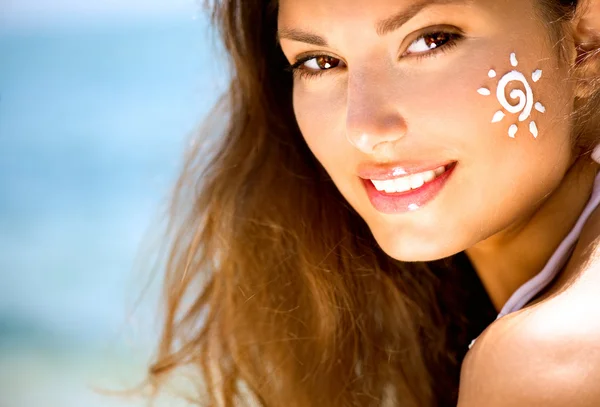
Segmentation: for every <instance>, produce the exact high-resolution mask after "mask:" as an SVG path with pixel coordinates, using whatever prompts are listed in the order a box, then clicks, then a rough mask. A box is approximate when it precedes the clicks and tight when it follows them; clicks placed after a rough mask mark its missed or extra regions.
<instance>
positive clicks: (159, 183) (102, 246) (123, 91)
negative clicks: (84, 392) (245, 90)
mask: <svg viewBox="0 0 600 407" xmlns="http://www.w3.org/2000/svg"><path fill="white" fill-rule="evenodd" d="M210 38H211V37H210V31H209V29H208V28H207V24H206V22H205V21H204V20H202V19H198V20H194V19H192V18H191V17H189V18H181V19H170V20H165V21H152V22H148V23H144V22H140V21H137V22H135V23H130V24H127V23H125V22H119V23H109V22H107V23H106V24H94V25H93V26H92V25H90V27H88V28H86V26H85V24H78V25H77V26H73V27H71V28H69V27H55V28H51V27H50V28H49V27H45V28H40V29H37V30H35V29H31V28H29V29H27V30H13V31H7V30H4V31H0V346H1V347H0V358H1V357H2V356H3V355H6V354H7V352H9V350H6V351H5V353H4V354H3V353H2V352H3V351H2V349H10V352H11V353H13V354H14V351H15V348H16V349H17V350H18V349H19V348H30V349H38V348H43V347H48V348H50V349H56V350H57V351H58V350H59V349H69V351H70V352H75V350H77V352H83V353H85V352H86V349H90V352H91V349H95V348H96V346H97V345H98V344H104V343H107V341H113V342H114V341H116V342H117V346H118V343H119V341H121V339H120V337H119V330H120V329H122V327H123V323H124V322H126V321H125V317H126V310H127V304H128V303H130V302H131V301H130V300H131V299H132V298H135V297H136V296H137V295H138V294H140V292H141V291H142V290H143V284H144V283H145V282H146V281H145V277H144V275H143V274H135V273H133V271H132V267H133V266H134V259H135V258H136V255H137V254H138V253H137V250H138V248H139V245H140V243H141V241H142V238H143V237H144V235H145V234H146V233H147V231H148V228H149V227H151V222H153V221H154V220H155V219H156V215H157V214H158V213H159V210H160V208H161V206H162V204H163V203H164V200H165V197H166V195H167V193H168V191H169V188H170V186H171V183H172V180H173V177H174V176H175V175H176V173H177V170H178V169H179V166H180V164H181V153H182V151H183V149H184V147H185V143H186V140H187V137H188V136H189V134H190V132H192V131H193V130H194V128H195V126H196V125H197V124H198V123H199V122H200V121H201V119H202V118H203V116H204V115H205V114H206V112H207V109H208V108H209V107H210V106H211V105H212V104H213V102H214V101H215V99H216V97H217V96H218V93H219V91H220V89H222V88H223V86H222V84H223V83H224V79H225V78H222V75H223V74H222V70H220V66H219V61H218V60H216V59H215V58H214V56H213V55H214V47H213V46H212V45H211V42H210ZM219 73H220V75H219ZM219 78H221V79H223V80H219ZM155 293H156V290H154V291H152V290H151V291H149V293H148V295H151V296H152V295H155ZM128 301H129V302H128ZM153 303H154V301H150V302H148V304H153ZM154 311H155V310H154V309H153V308H152V307H151V306H150V305H147V306H146V308H143V307H142V309H138V310H137V311H136V315H141V316H140V317H139V318H140V319H144V318H146V319H147V320H148V321H146V322H147V323H146V322H144V323H140V324H139V325H140V327H141V328H140V327H138V328H139V329H141V331H139V332H138V336H139V337H140V338H143V340H145V341H146V342H145V343H144V346H147V345H149V344H151V343H152V342H153V341H154V340H155V339H156V338H155V337H152V335H151V330H150V328H149V327H150V326H151V324H150V322H151V321H150V320H151V319H153V318H154ZM138 328H136V329H138ZM115 338H116V339H115ZM123 341H124V340H123ZM0 381H1V378H0ZM0 387H2V383H0ZM0 403H1V400H0ZM10 407H12V406H10Z"/></svg>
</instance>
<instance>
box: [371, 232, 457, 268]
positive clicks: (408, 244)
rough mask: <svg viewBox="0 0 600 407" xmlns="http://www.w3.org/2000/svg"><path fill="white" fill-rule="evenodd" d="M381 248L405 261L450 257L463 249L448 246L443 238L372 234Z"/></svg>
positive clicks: (393, 256)
mask: <svg viewBox="0 0 600 407" xmlns="http://www.w3.org/2000/svg"><path fill="white" fill-rule="evenodd" d="M373 236H374V237H375V240H376V241H377V243H378V244H379V246H380V247H381V249H382V250H383V251H384V252H385V253H386V254H387V255H388V256H390V257H392V258H394V259H396V260H399V261H405V262H424V261H435V260H440V259H444V258H446V257H450V256H452V255H455V254H457V253H460V252H462V251H463V250H464V249H459V248H456V247H450V246H449V244H448V243H449V242H448V241H447V240H446V241H443V240H431V239H424V238H423V239H419V238H401V237H399V236H396V237H395V238H390V237H389V236H386V238H383V237H379V236H377V234H375V233H374V234H373Z"/></svg>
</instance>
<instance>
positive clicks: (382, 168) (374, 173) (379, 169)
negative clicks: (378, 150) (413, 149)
mask: <svg viewBox="0 0 600 407" xmlns="http://www.w3.org/2000/svg"><path fill="white" fill-rule="evenodd" d="M454 162H455V161H421V162H417V161H413V162H409V161H403V162H397V163H373V162H364V163H362V164H360V165H359V166H358V176H359V177H360V178H362V179H371V180H376V181H385V180H388V179H394V178H399V177H404V176H409V175H412V174H418V173H420V172H425V171H433V170H435V169H436V168H439V167H446V168H447V167H448V166H449V165H451V164H453V163H454Z"/></svg>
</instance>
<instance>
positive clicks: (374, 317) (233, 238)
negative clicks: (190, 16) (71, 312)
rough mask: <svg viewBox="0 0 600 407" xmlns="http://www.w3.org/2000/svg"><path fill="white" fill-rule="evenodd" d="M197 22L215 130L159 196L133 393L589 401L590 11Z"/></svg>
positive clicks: (402, 6) (365, 401) (554, 4)
mask: <svg viewBox="0 0 600 407" xmlns="http://www.w3.org/2000/svg"><path fill="white" fill-rule="evenodd" d="M213 17H214V20H215V22H216V23H217V26H218V28H219V30H220V33H221V35H222V36H223V39H224V43H225V46H226V49H227V51H228V53H229V56H230V59H229V62H230V63H231V66H232V68H233V69H232V82H231V87H230V88H229V92H228V94H227V95H226V96H225V97H224V98H223V103H222V104H221V107H222V108H223V110H220V111H217V112H216V113H218V112H225V113H226V114H215V115H213V117H216V118H219V120H220V121H219V123H223V122H226V123H227V126H226V128H225V130H224V131H222V132H216V129H215V130H214V131H211V130H209V129H208V128H207V129H206V130H205V132H204V134H206V135H211V134H217V135H218V136H219V137H213V138H211V139H210V140H212V141H211V144H210V147H211V148H210V149H208V148H206V147H207V145H208V138H207V139H205V140H203V141H202V142H201V143H196V146H197V147H196V148H195V149H194V150H193V151H192V152H191V156H190V158H189V160H188V164H187V166H186V168H185V171H184V173H183V175H182V177H181V180H180V182H179V185H178V187H179V193H178V194H177V196H176V198H175V199H174V203H173V210H172V211H173V217H172V220H173V222H172V231H173V233H174V237H173V239H172V245H171V246H170V257H169V262H168V264H167V278H166V301H167V302H166V310H167V313H166V322H165V329H164V332H163V336H162V342H161V347H160V350H159V355H158V360H157V362H156V364H155V365H154V366H153V367H152V369H151V376H152V377H154V378H155V379H159V378H160V377H162V376H164V375H165V374H166V373H167V372H170V371H173V370H174V369H175V368H177V367H180V366H183V365H192V366H197V367H199V368H200V371H201V373H202V375H201V377H202V379H203V383H205V384H206V386H205V389H204V390H205V393H203V394H202V396H200V397H199V400H198V402H199V403H200V405H211V406H213V405H219V404H221V403H224V404H225V405H233V404H232V403H234V402H235V401H236V400H237V402H240V401H243V400H250V399H253V400H254V401H255V402H257V403H259V404H261V405H264V406H380V405H398V406H435V405H438V406H452V405H456V404H457V403H458V405H459V406H460V407H473V406H517V407H518V406H533V405H536V406H537V405H540V406H542V405H543V406H564V405H566V403H569V405H570V406H596V405H600V386H598V385H597V383H600V352H599V345H598V343H600V342H599V340H600V322H599V321H600V318H599V317H600V303H599V300H598V297H597V296H596V295H595V292H596V290H597V289H598V287H600V281H599V279H600V271H599V265H598V263H597V260H596V257H597V256H596V253H597V250H596V241H597V238H598V235H599V233H600V210H596V206H597V205H598V201H599V200H600V199H599V197H600V181H599V180H600V178H597V177H596V174H597V172H598V165H597V164H596V163H595V162H594V161H593V160H592V158H591V154H590V153H591V151H592V150H593V148H594V146H596V145H597V144H598V142H599V141H600V134H599V131H600V123H599V121H600V89H599V87H600V75H599V66H600V55H598V47H599V46H600V0H585V1H584V0H579V1H566V0H504V1H498V0H351V1H350V0H302V1H296V0H280V1H278V2H277V1H268V0H246V1H242V0H223V1H221V2H218V3H216V4H214V10H213ZM498 313H500V317H501V318H498V319H497V321H495V322H494V319H495V317H496V315H497V314H498ZM486 327H487V329H486ZM484 329H485V332H484V333H483V334H482V335H480V334H481V333H482V331H483V330H484ZM477 337H478V339H477V340H476V341H473V342H472V340H473V339H475V338H477ZM470 344H471V345H472V346H471V350H469V345H470ZM467 352H468V355H467V356H466V359H465V360H464V363H463V358H464V357H465V355H466V354H467ZM461 370H462V371H461ZM459 378H460V381H459ZM199 383H200V381H199ZM241 404H242V405H244V403H243V402H242V403H241Z"/></svg>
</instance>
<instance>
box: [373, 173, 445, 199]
mask: <svg viewBox="0 0 600 407" xmlns="http://www.w3.org/2000/svg"><path fill="white" fill-rule="evenodd" d="M445 171H446V169H445V168H444V167H439V168H436V169H435V170H433V171H425V172H421V173H419V174H413V175H410V176H404V177H400V178H394V179H388V180H385V181H378V180H371V181H372V182H373V185H375V188H377V190H378V191H385V192H386V193H388V194H392V193H398V192H406V191H410V190H411V189H417V188H421V187H422V186H423V184H426V183H428V182H431V181H433V180H434V179H436V178H437V177H439V176H440V175H442V174H443V173H444V172H445Z"/></svg>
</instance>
